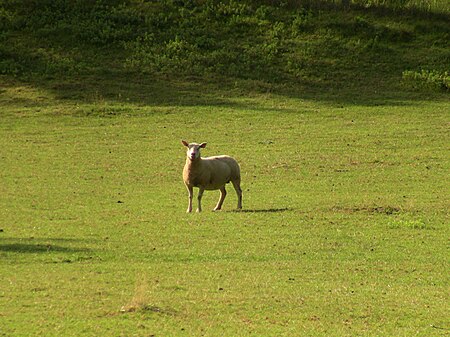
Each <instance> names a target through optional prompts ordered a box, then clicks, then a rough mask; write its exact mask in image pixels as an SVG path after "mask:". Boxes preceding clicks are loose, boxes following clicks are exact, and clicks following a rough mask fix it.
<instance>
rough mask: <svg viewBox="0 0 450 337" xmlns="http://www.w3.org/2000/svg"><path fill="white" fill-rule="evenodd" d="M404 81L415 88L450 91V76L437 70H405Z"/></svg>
mask: <svg viewBox="0 0 450 337" xmlns="http://www.w3.org/2000/svg"><path fill="white" fill-rule="evenodd" d="M402 79H403V81H404V82H405V83H408V84H409V85H411V86H412V87H414V88H428V89H439V90H446V91H448V90H450V74H449V73H448V72H447V71H445V72H439V71H435V70H424V69H422V70H421V71H412V70H405V71H404V72H403V73H402Z"/></svg>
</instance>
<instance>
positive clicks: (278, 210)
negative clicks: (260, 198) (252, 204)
mask: <svg viewBox="0 0 450 337" xmlns="http://www.w3.org/2000/svg"><path fill="white" fill-rule="evenodd" d="M288 211H292V208H288V207H284V208H259V209H240V210H239V209H238V210H234V211H232V212H236V213H282V212H288Z"/></svg>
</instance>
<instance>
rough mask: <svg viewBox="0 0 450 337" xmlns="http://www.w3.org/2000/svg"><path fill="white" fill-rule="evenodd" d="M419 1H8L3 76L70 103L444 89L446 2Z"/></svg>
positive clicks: (0, 47)
mask: <svg viewBox="0 0 450 337" xmlns="http://www.w3.org/2000/svg"><path fill="white" fill-rule="evenodd" d="M420 3H421V4H422V6H418V5H411V1H409V2H408V1H402V2H400V1H384V2H383V4H384V6H376V5H373V4H377V2H376V1H372V2H364V1H354V2H352V3H351V4H350V6H343V5H342V4H341V3H333V2H330V1H328V2H327V1H321V2H320V1H305V2H300V1H281V2H277V1H222V2H219V1H200V0H198V1H192V0H191V1H188V0H186V1H182V0H179V1H176V0H165V1H137V0H128V1H86V0H78V1H64V0H60V1H39V2H35V1H26V2H24V1H3V2H2V4H1V5H0V27H1V31H2V33H1V34H0V40H1V44H0V74H2V81H3V82H6V83H10V82H11V81H13V80H14V81H16V80H19V81H22V82H32V83H33V84H36V85H38V86H44V87H46V89H49V90H53V91H54V92H55V94H57V95H58V96H61V97H62V98H72V99H75V100H77V99H86V98H87V97H86V92H95V91H98V92H100V93H101V95H102V96H103V97H106V98H108V97H109V98H114V97H117V95H118V91H123V90H126V91H127V95H128V96H130V97H131V96H132V97H131V99H134V100H136V101H141V100H142V101H145V102H146V103H158V102H160V100H162V101H165V100H167V99H168V98H167V96H171V95H172V94H173V93H174V91H175V92H177V91H180V90H181V91H184V92H185V91H186V90H188V91H189V90H193V91H204V88H205V86H208V88H209V89H211V90H213V91H229V90H234V91H235V92H238V93H242V92H243V93H248V92H253V91H257V92H258V91H264V92H267V91H271V92H277V93H282V94H287V95H294V96H296V95H299V93H301V94H302V95H313V96H315V97H316V96H317V97H318V98H319V99H320V98H324V97H328V98H330V99H333V98H336V97H337V98H338V99H339V100H344V101H353V100H358V101H368V102H370V101H374V103H377V102H378V103H379V102H380V101H382V100H383V99H403V98H410V97H414V96H416V95H417V92H418V89H419V91H421V92H424V95H430V93H431V92H433V95H441V94H442V93H445V92H448V90H449V86H450V84H449V81H450V80H449V75H448V73H447V72H448V71H449V69H450V49H449V45H448V41H449V37H450V25H449V24H448V22H450V14H448V13H449V12H448V11H447V9H448V8H447V7H448V3H446V2H445V1H442V2H439V1H434V2H432V3H433V5H434V7H430V6H431V5H430V6H428V7H427V6H425V5H426V4H427V2H425V1H422V2H420ZM368 4H372V6H368ZM408 4H409V5H408ZM424 4H425V5H424ZM394 5H395V6H394ZM446 6H447V7H446ZM187 87H188V88H190V89H186V88H187ZM106 88H107V89H106ZM149 90H150V91H153V92H154V91H155V90H156V91H159V94H158V95H156V96H158V97H160V98H159V99H158V98H155V100H156V101H155V102H153V101H152V102H149V101H148V97H147V96H148V91H149ZM161 97H163V98H161Z"/></svg>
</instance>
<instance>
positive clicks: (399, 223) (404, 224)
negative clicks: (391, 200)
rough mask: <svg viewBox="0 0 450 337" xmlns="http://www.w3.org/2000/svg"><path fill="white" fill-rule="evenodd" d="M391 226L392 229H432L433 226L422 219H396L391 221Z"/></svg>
mask: <svg viewBox="0 0 450 337" xmlns="http://www.w3.org/2000/svg"><path fill="white" fill-rule="evenodd" d="M389 227H390V228H392V229H401V228H406V229H432V227H431V226H430V225H429V224H427V223H426V222H425V221H424V220H422V219H394V220H392V221H390V222H389Z"/></svg>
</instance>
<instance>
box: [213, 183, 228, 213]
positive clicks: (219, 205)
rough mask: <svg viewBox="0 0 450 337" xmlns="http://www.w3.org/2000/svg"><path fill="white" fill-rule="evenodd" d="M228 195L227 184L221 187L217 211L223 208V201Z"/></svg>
mask: <svg viewBox="0 0 450 337" xmlns="http://www.w3.org/2000/svg"><path fill="white" fill-rule="evenodd" d="M226 196H227V190H226V189H225V186H223V187H221V188H220V199H219V202H218V203H217V205H216V207H215V208H214V210H215V211H218V210H220V209H222V205H223V201H224V200H225V197H226Z"/></svg>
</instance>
